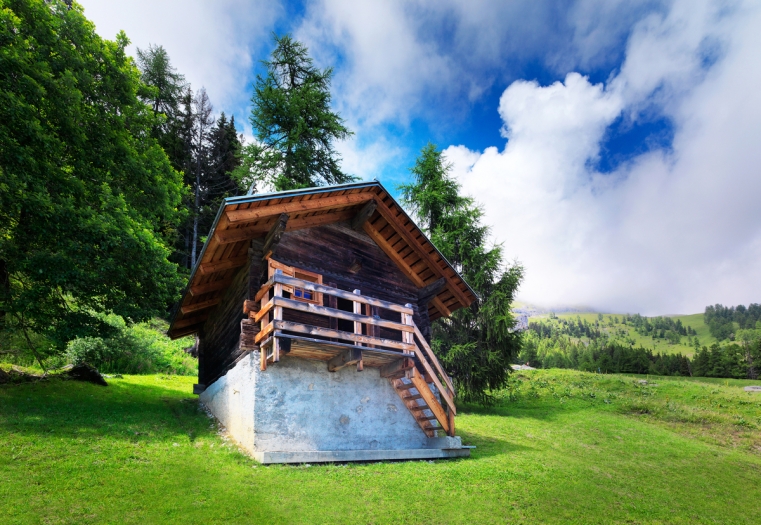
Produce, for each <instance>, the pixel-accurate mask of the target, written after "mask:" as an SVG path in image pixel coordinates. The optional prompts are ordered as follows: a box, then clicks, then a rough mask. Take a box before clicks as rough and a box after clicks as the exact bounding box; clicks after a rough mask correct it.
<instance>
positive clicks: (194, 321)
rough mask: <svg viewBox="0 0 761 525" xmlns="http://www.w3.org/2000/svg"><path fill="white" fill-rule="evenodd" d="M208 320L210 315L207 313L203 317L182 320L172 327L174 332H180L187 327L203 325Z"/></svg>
mask: <svg viewBox="0 0 761 525" xmlns="http://www.w3.org/2000/svg"><path fill="white" fill-rule="evenodd" d="M208 318H209V314H208V312H207V313H203V314H201V315H197V316H195V317H188V318H185V319H180V320H179V321H175V323H174V324H173V325H172V331H174V330H179V329H180V328H185V327H186V326H194V325H197V324H201V323H203V322H204V321H206V319H208Z"/></svg>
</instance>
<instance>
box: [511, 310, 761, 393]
mask: <svg viewBox="0 0 761 525" xmlns="http://www.w3.org/2000/svg"><path fill="white" fill-rule="evenodd" d="M758 313H759V305H757V304H751V305H749V306H748V307H745V306H742V305H740V306H737V307H723V306H722V305H715V306H709V307H707V308H706V311H705V313H704V314H694V315H685V316H659V317H644V316H641V315H639V314H634V315H631V314H602V313H583V314H563V315H554V314H549V315H547V316H541V317H534V318H531V319H530V320H529V321H530V322H529V326H528V330H526V331H525V332H524V339H523V349H522V351H521V354H520V356H519V359H520V360H521V362H528V363H530V364H531V365H532V366H537V367H540V368H575V369H580V370H589V371H600V372H632V373H643V374H644V373H651V374H660V375H683V376H684V375H692V376H707V377H735V378H746V377H749V378H755V377H757V376H758V373H759V363H760V362H761V322H759V319H757V315H758Z"/></svg>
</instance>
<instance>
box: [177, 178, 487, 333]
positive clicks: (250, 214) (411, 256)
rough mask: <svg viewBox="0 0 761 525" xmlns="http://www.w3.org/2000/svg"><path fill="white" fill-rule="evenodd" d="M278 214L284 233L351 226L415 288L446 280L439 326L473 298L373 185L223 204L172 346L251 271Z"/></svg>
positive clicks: (435, 308)
mask: <svg viewBox="0 0 761 525" xmlns="http://www.w3.org/2000/svg"><path fill="white" fill-rule="evenodd" d="M282 214H287V215H288V220H287V222H286V223H285V231H294V230H301V229H306V228H312V227H315V226H320V225H325V224H331V223H336V222H342V221H350V222H351V223H352V225H353V227H355V228H361V229H362V230H364V232H365V233H366V234H367V235H368V236H369V237H370V238H371V239H372V240H373V241H374V242H375V243H376V244H377V245H378V246H379V247H380V248H381V249H382V250H383V252H385V253H386V255H388V257H389V258H390V259H391V260H392V261H393V262H394V264H395V265H396V266H397V267H398V268H399V270H400V271H401V272H402V273H403V274H404V275H405V276H406V277H407V278H408V279H409V280H410V281H411V282H412V283H413V284H414V285H415V286H416V287H417V288H418V289H421V288H424V287H426V286H429V285H432V284H433V283H436V282H437V281H439V280H440V279H442V278H443V279H444V282H445V285H444V286H443V288H441V289H440V291H438V293H437V294H436V295H435V296H434V297H433V298H432V300H431V301H430V303H429V310H428V315H429V316H430V318H431V319H432V320H433V319H436V318H438V317H441V316H449V315H450V314H451V313H452V312H453V311H454V310H457V309H458V308H462V307H466V306H469V305H470V304H471V302H472V301H473V300H475V298H476V296H475V293H474V292H473V291H472V289H471V288H470V287H469V286H468V284H467V283H466V282H465V281H464V280H463V279H462V277H460V275H459V274H458V273H457V272H456V271H455V270H454V268H452V266H451V265H450V264H449V263H448V262H447V260H446V259H445V258H444V257H443V256H442V255H441V254H440V253H439V251H438V250H437V249H436V247H435V246H433V244H432V243H431V242H430V241H429V240H428V238H427V237H426V236H425V235H424V234H423V232H422V231H421V230H420V229H419V228H418V227H417V225H416V224H415V223H414V222H413V221H412V219H410V218H409V216H408V215H407V214H406V213H405V212H404V210H403V209H402V207H401V206H400V205H399V204H398V203H397V202H396V201H395V200H394V199H393V197H391V195H390V194H389V193H388V192H387V191H386V190H385V188H383V186H382V185H381V184H380V183H378V182H369V183H356V184H346V185H341V186H327V187H321V188H312V189H308V190H296V191H287V192H279V193H272V194H266V195H247V196H243V197H234V198H231V199H226V200H225V201H224V203H223V204H222V206H221V208H220V211H219V213H218V215H217V219H216V221H215V223H214V225H213V226H212V230H211V232H210V234H209V238H208V240H207V241H206V244H205V245H204V247H203V250H202V251H201V255H200V257H199V261H198V263H197V264H196V267H195V268H194V269H193V272H192V274H191V277H190V280H189V283H188V286H187V288H186V289H185V291H184V293H183V297H182V299H181V301H180V305H179V307H178V308H177V311H176V312H175V315H174V318H173V319H172V323H171V326H170V329H169V335H170V336H171V337H173V338H176V337H181V336H183V335H188V334H192V333H194V332H196V331H198V330H199V328H200V327H201V326H202V325H203V323H204V322H205V321H206V319H207V318H208V316H209V313H210V311H211V310H212V309H213V308H215V307H216V306H217V305H218V304H219V303H220V301H221V300H222V297H223V295H224V293H225V291H226V289H227V288H228V287H229V286H230V284H231V283H232V281H233V279H234V277H235V275H236V274H237V273H238V271H239V270H240V268H241V267H243V266H245V265H247V263H248V257H249V255H248V248H249V245H250V242H251V240H252V239H255V238H260V237H264V236H266V235H267V233H268V232H269V231H270V230H271V229H272V228H273V225H275V224H276V222H277V221H280V220H282Z"/></svg>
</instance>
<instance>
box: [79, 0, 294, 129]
mask: <svg viewBox="0 0 761 525" xmlns="http://www.w3.org/2000/svg"><path fill="white" fill-rule="evenodd" d="M79 3H80V4H82V5H83V7H84V8H85V16H86V17H87V18H89V19H90V20H92V21H93V22H94V23H95V29H96V31H97V32H98V34H99V35H101V36H102V37H103V38H107V39H111V40H112V39H113V38H114V37H115V36H116V34H117V33H118V32H119V31H120V30H124V31H125V32H126V33H127V36H128V37H129V38H130V40H131V41H132V46H130V49H129V51H131V52H132V54H134V48H135V47H139V48H141V49H143V48H147V47H148V44H156V45H163V46H164V48H165V49H166V50H167V52H168V53H169V56H170V58H171V59H172V63H173V64H174V66H175V67H176V68H177V70H178V71H179V72H180V73H182V74H184V75H185V77H186V79H187V80H188V81H189V82H190V83H191V84H192V86H193V88H194V89H200V88H201V87H205V88H206V91H207V92H208V93H209V97H210V98H211V101H212V104H214V106H215V109H221V108H227V111H228V113H230V112H237V113H238V114H240V115H245V114H246V113H247V112H246V108H247V107H248V105H249V103H248V99H249V98H250V96H251V89H250V84H251V81H252V79H253V74H252V71H253V66H254V60H253V58H252V57H255V56H258V55H259V52H260V51H261V48H262V47H263V46H266V45H267V44H268V42H269V35H270V31H271V27H272V24H273V23H274V21H275V19H276V18H277V16H279V14H280V5H279V2H269V1H264V0H219V1H215V2H205V1H202V0H163V1H160V2H156V1H146V0H132V1H130V2H123V1H116V0H80V2H79ZM241 124H242V123H241Z"/></svg>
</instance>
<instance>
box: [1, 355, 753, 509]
mask: <svg viewBox="0 0 761 525" xmlns="http://www.w3.org/2000/svg"><path fill="white" fill-rule="evenodd" d="M641 380H649V383H648V384H642V383H640V381H641ZM109 381H110V386H108V387H98V386H95V385H91V384H86V383H78V382H74V381H59V380H51V381H48V382H39V383H30V384H19V385H4V386H0V516H2V520H0V521H2V522H3V523H8V524H21V523H51V524H52V523H77V524H79V523H183V524H187V523H203V522H205V523H506V522H509V523H733V524H740V523H757V522H758V516H757V504H758V501H759V498H761V433H760V432H759V427H761V394H751V393H747V392H744V391H743V390H742V386H744V385H747V384H750V383H749V382H748V381H741V380H703V379H687V378H679V379H677V378H663V377H652V376H651V377H649V378H644V377H634V376H623V375H595V374H590V373H584V372H577V371H571V370H536V371H526V372H517V373H515V374H513V376H512V379H511V383H510V387H509V388H507V389H505V390H503V391H500V392H497V393H495V395H496V398H497V402H496V404H495V405H494V406H493V407H490V408H482V407H476V406H467V405H466V406H461V407H460V411H459V414H460V415H459V416H458V418H457V423H458V434H459V435H461V436H462V437H463V440H464V441H465V443H466V444H470V445H475V446H476V447H477V448H476V449H474V450H473V455H472V458H470V459H462V460H441V461H433V462H428V461H423V462H406V463H404V462H403V463H367V464H337V465H311V466H310V465H301V466H268V467H265V466H261V465H258V464H257V463H256V462H254V461H253V460H251V459H249V458H248V457H247V456H245V455H243V454H241V453H240V452H238V450H237V449H236V447H235V446H234V445H232V444H231V443H230V442H229V441H227V440H226V439H224V437H222V436H220V435H219V434H218V429H217V427H216V425H215V424H214V422H213V421H212V420H210V419H209V418H208V417H207V416H206V414H205V413H204V412H203V411H202V410H201V409H200V407H199V405H198V401H197V398H196V397H194V396H193V395H191V394H190V391H191V385H192V383H193V382H194V378H192V377H181V376H165V375H150V376H125V377H124V378H122V379H110V380H109ZM653 383H655V384H653Z"/></svg>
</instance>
